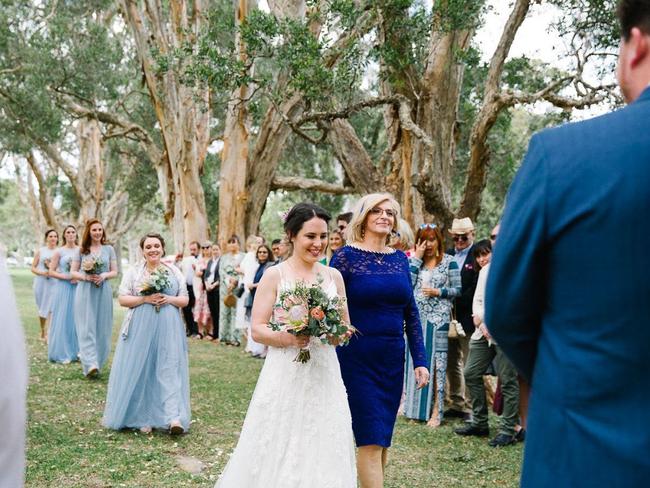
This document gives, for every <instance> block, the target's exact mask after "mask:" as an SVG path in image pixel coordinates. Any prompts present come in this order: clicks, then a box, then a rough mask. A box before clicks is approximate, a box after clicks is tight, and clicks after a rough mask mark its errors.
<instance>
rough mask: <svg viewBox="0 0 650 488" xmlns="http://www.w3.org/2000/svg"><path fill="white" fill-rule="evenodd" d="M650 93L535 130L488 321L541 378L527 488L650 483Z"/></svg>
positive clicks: (497, 265) (514, 197)
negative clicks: (588, 117)
mask: <svg viewBox="0 0 650 488" xmlns="http://www.w3.org/2000/svg"><path fill="white" fill-rule="evenodd" d="M649 219H650V89H646V90H645V92H644V93H643V94H642V95H641V97H640V98H639V99H638V100H637V101H636V102H634V103H632V104H630V105H628V106H627V107H625V108H623V109H621V110H618V111H616V112H613V113H610V114H607V115H604V116H601V117H597V118H594V119H591V120H587V121H584V122H579V123H573V124H567V125H564V126H561V127H559V128H555V129H550V130H545V131H543V132H541V133H539V134H537V135H535V136H534V137H533V138H532V139H531V141H530V146H529V149H528V154H527V155H526V159H525V161H524V163H523V164H522V167H521V169H520V170H519V173H518V174H517V176H516V178H515V181H514V182H513V184H512V187H511V189H510V192H509V194H508V198H507V202H506V209H505V212H504V216H503V221H502V224H501V229H500V232H499V238H498V240H497V242H496V246H495V248H494V255H493V259H492V264H491V267H490V275H489V278H488V283H487V292H486V295H487V296H486V312H485V323H486V324H487V327H488V329H489V330H490V332H491V334H492V335H493V336H494V338H495V339H496V341H497V342H498V343H499V345H500V346H501V348H503V350H504V351H505V353H506V354H507V355H508V356H509V357H510V359H511V360H512V362H513V363H514V364H515V365H516V366H517V368H518V369H519V370H520V371H521V373H522V374H523V375H524V376H525V377H527V378H529V379H532V394H531V399H530V409H529V424H528V427H529V428H528V435H527V437H526V449H525V454H524V467H523V472H522V486H523V487H526V488H529V487H548V486H553V487H554V488H560V487H567V488H568V487H571V488H575V487H592V486H593V487H600V486H602V487H608V488H609V487H640V486H649V484H650V272H649V271H650V249H649V248H648V242H650V225H649V224H650V223H649V222H648V220H649Z"/></svg>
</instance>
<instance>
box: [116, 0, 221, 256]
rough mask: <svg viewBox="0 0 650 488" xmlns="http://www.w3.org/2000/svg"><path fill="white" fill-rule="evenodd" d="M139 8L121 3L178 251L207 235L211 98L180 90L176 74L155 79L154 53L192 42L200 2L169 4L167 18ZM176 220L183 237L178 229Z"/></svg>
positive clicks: (203, 91)
mask: <svg viewBox="0 0 650 488" xmlns="http://www.w3.org/2000/svg"><path fill="white" fill-rule="evenodd" d="M190 3H191V5H190ZM138 4H139V2H137V1H136V0H121V1H120V6H121V10H122V15H123V17H124V20H125V22H126V23H127V25H128V26H129V27H130V28H131V30H132V32H133V35H134V40H135V45H136V49H137V52H138V57H139V59H140V63H141V65H142V71H143V74H144V78H145V83H146V85H147V89H148V90H149V94H150V96H151V102H152V105H153V108H154V111H155V113H156V117H157V119H158V123H159V124H160V130H161V134H162V139H163V144H164V148H165V150H164V156H165V161H164V162H163V166H166V167H165V168H162V169H160V170H159V173H158V174H159V181H160V180H163V176H164V177H165V181H167V182H171V185H167V188H168V191H169V193H170V194H171V193H173V198H172V196H171V195H168V198H167V201H168V203H169V205H168V206H167V208H166V212H167V213H169V212H171V211H173V213H174V215H173V216H172V217H171V218H169V217H168V219H167V220H168V222H171V223H172V232H173V235H174V244H175V246H176V250H177V251H180V250H182V249H184V247H185V245H186V244H187V243H188V242H190V241H193V240H198V241H203V240H205V239H206V238H207V237H208V232H209V226H208V222H207V213H206V207H205V196H204V193H203V187H202V186H201V180H200V178H199V176H200V173H201V171H202V168H203V162H204V160H205V156H206V153H207V147H208V145H209V142H210V137H209V126H208V122H209V110H208V107H209V98H210V94H209V90H208V89H207V88H202V87H201V88H193V87H189V86H187V85H184V84H183V83H181V81H180V80H179V76H178V74H177V73H175V72H171V71H170V72H167V73H165V74H162V75H161V74H159V73H158V72H157V70H156V65H155V61H154V59H153V57H152V50H154V49H157V50H158V51H159V52H161V53H162V54H168V53H170V52H171V51H172V50H173V49H176V48H179V47H180V46H181V45H182V44H183V43H184V42H189V43H192V42H194V41H195V40H196V37H197V36H198V34H199V31H200V29H201V27H202V25H203V23H204V22H205V14H204V12H203V11H202V10H203V6H202V2H199V1H194V2H186V1H175V2H171V3H170V10H169V13H167V12H165V11H164V10H163V8H162V5H161V4H159V3H156V4H153V2H147V5H146V8H144V10H141V9H140V8H139V6H138ZM167 16H168V18H167ZM145 19H146V20H145ZM172 202H173V205H172ZM179 215H180V218H179V217H178V216H179ZM180 219H182V222H183V226H182V231H181V230H180V229H179V228H178V226H179V220H180Z"/></svg>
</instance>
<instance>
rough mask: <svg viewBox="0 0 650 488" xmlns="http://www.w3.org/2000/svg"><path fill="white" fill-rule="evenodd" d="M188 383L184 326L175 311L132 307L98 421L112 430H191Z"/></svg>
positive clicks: (146, 305) (169, 307) (145, 305)
mask: <svg viewBox="0 0 650 488" xmlns="http://www.w3.org/2000/svg"><path fill="white" fill-rule="evenodd" d="M190 415H191V414H190V380H189V367H188V354H187V338H186V337H185V326H184V325H183V320H182V318H181V314H180V311H179V309H178V308H176V307H174V306H172V305H164V306H162V307H160V311H159V312H156V311H155V309H154V306H153V305H150V304H144V305H140V306H139V307H137V308H135V309H134V311H133V316H132V319H131V324H130V326H129V332H128V336H127V337H126V338H124V337H120V338H119V339H118V342H117V348H116V350H115V357H114V359H113V366H112V368H111V375H110V378H109V381H108V394H107V398H106V408H105V410H104V418H103V421H102V423H103V424H104V426H106V427H108V428H111V429H116V430H118V429H122V428H140V427H152V428H154V429H155V428H158V429H166V428H167V427H169V424H170V423H171V422H173V421H179V422H180V423H181V425H182V426H183V429H184V430H188V429H189V427H190Z"/></svg>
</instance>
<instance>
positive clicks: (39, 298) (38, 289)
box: [34, 246, 56, 318]
mask: <svg viewBox="0 0 650 488" xmlns="http://www.w3.org/2000/svg"><path fill="white" fill-rule="evenodd" d="M55 251H56V249H50V248H49V247H47V246H43V247H41V248H40V249H39V250H38V256H39V257H38V264H37V265H36V267H37V268H38V269H39V270H41V271H47V270H48V266H46V265H45V262H46V261H48V262H49V261H50V260H51V259H52V256H54V253H55ZM53 285H54V280H53V279H52V278H49V277H47V276H40V275H37V276H35V277H34V298H36V306H37V307H38V316H39V317H42V318H47V316H48V315H49V314H50V312H51V311H52V307H51V305H52V289H53Z"/></svg>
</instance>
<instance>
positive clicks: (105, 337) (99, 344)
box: [74, 246, 117, 374]
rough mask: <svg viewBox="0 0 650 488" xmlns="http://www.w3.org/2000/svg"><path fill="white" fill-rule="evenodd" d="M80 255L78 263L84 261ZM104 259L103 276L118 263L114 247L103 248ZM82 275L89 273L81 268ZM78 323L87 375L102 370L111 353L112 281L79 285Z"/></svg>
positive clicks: (101, 254)
mask: <svg viewBox="0 0 650 488" xmlns="http://www.w3.org/2000/svg"><path fill="white" fill-rule="evenodd" d="M87 256H88V255H87V254H86V255H81V254H80V253H79V252H77V253H76V254H75V257H74V261H75V262H79V263H80V264H81V261H83V258H84V257H87ZM100 256H101V259H102V261H103V266H102V269H101V270H100V273H106V272H108V271H110V269H111V264H110V263H111V262H115V261H117V258H116V257H115V250H114V249H113V247H112V246H102V248H101V251H100ZM80 273H81V274H83V275H85V274H86V273H85V272H84V271H83V270H82V269H81V267H80ZM74 321H75V325H76V327H77V338H78V339H79V359H80V360H81V365H82V366H83V372H84V374H88V371H90V370H91V369H92V368H97V369H101V367H102V366H104V363H106V360H107V359H108V354H109V353H110V350H111V333H112V330H113V289H112V288H111V284H110V283H109V281H108V280H106V281H104V282H103V283H102V284H101V285H100V286H97V285H95V284H94V283H92V282H90V281H81V282H79V284H78V285H77V291H76V293H75V297H74Z"/></svg>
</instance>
